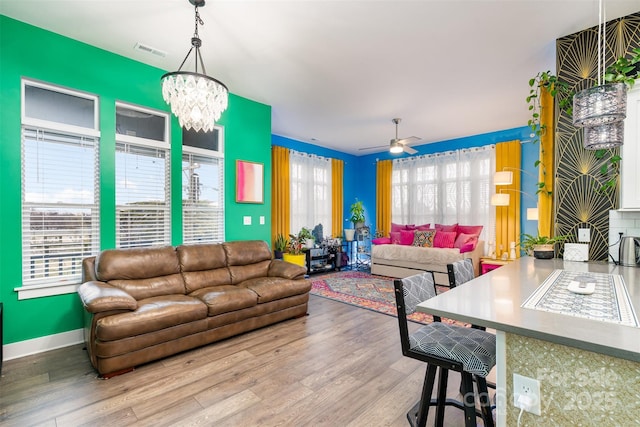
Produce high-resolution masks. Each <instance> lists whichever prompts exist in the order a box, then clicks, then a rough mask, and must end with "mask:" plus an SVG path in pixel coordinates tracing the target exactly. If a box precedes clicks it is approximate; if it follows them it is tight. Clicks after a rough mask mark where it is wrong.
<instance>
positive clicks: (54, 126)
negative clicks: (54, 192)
mask: <svg viewBox="0 0 640 427" xmlns="http://www.w3.org/2000/svg"><path fill="white" fill-rule="evenodd" d="M27 86H32V87H37V88H41V89H45V90H49V91H53V92H58V93H62V94H65V95H70V96H75V97H78V98H84V99H88V100H90V101H92V102H93V127H92V128H87V127H81V126H75V125H70V124H65V123H61V122H56V121H51V120H45V119H38V118H34V117H30V116H27V114H26V104H27V99H26V88H27ZM20 90H21V104H20V119H21V126H20V127H21V131H20V147H21V148H20V150H21V159H22V162H23V166H21V168H20V180H21V184H20V185H21V187H22V189H21V193H22V194H21V196H20V217H21V225H20V232H21V237H20V241H21V245H20V253H21V256H20V257H21V264H20V265H21V268H22V271H21V273H20V283H21V284H20V286H19V287H16V288H14V291H15V292H17V294H18V300H25V299H31V298H40V297H47V296H54V295H64V294H69V293H75V292H76V291H77V289H78V286H80V284H81V279H80V280H77V279H76V278H75V275H74V276H73V277H71V279H63V280H60V279H47V278H44V279H37V280H31V279H28V280H27V279H25V277H26V276H25V269H24V264H25V260H24V255H25V250H24V248H25V240H24V239H25V235H26V233H25V230H24V229H23V223H24V216H23V215H24V209H25V198H24V197H25V195H24V186H25V182H24V176H25V170H24V167H25V166H26V165H24V149H25V147H24V144H25V138H26V137H25V132H26V131H27V130H32V131H35V132H36V134H37V133H38V132H50V133H60V134H62V135H67V136H69V137H72V138H83V137H86V138H87V139H92V140H93V143H94V150H95V151H94V156H93V157H94V159H93V162H94V165H95V167H96V169H94V171H93V188H94V202H93V204H91V208H90V209H91V211H92V228H93V231H92V232H91V241H92V244H91V245H92V252H94V251H97V250H99V244H100V192H99V191H100V183H99V175H100V162H99V156H100V130H99V116H100V99H99V97H98V96H97V95H93V94H90V93H87V92H83V91H79V90H73V89H69V88H65V87H62V86H57V85H54V84H49V83H44V82H41V81H38V80H33V79H29V78H23V79H21V82H20ZM30 204H32V203H30ZM40 205H42V206H45V205H51V203H41V204H40ZM36 206H37V204H36ZM93 212H97V215H98V216H97V218H96V221H95V222H94V221H93ZM52 277H55V276H52ZM65 277H68V276H65ZM26 282H30V283H31V284H25V283H26Z"/></svg>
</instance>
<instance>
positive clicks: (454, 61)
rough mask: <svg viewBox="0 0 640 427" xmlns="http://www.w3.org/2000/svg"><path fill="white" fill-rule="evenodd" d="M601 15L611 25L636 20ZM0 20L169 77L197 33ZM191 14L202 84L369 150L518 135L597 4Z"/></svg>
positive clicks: (18, 2) (36, 11) (172, 5)
mask: <svg viewBox="0 0 640 427" xmlns="http://www.w3.org/2000/svg"><path fill="white" fill-rule="evenodd" d="M605 6H606V9H607V19H608V20H609V19H614V18H618V17H621V16H625V15H629V14H631V13H634V12H637V11H639V10H640V2H638V0H632V1H631V0H630V1H615V0H608V1H606V2H605ZM0 13H1V14H4V15H6V16H9V17H12V18H15V19H18V20H20V21H24V22H27V23H29V24H33V25H36V26H38V27H41V28H44V29H47V30H50V31H53V32H56V33H59V34H62V35H65V36H68V37H70V38H73V39H77V40H81V41H83V42H86V43H88V44H91V45H94V46H97V47H100V48H102V49H105V50H108V51H111V52H114V53H117V54H120V55H123V56H126V57H129V58H132V59H135V60H138V61H140V62H144V63H147V64H150V65H153V66H156V67H159V68H162V69H164V70H167V71H175V70H177V68H178V67H179V65H180V63H181V62H182V60H183V58H184V56H185V55H186V53H187V51H188V49H189V47H190V38H191V36H192V34H193V28H194V11H193V6H191V4H190V3H189V2H188V0H137V1H136V0H0ZM200 14H201V17H202V19H203V20H204V22H205V25H204V26H202V27H200V30H199V32H200V37H201V39H202V43H203V46H202V49H201V51H202V55H203V58H204V62H205V67H206V69H207V74H209V75H210V76H212V77H215V78H217V79H218V80H221V81H222V82H224V83H225V84H226V85H227V86H228V87H229V90H230V91H231V92H233V93H235V94H237V95H241V96H243V97H246V98H249V99H252V100H255V101H259V102H262V103H265V104H268V105H271V106H272V109H273V110H272V123H273V125H272V126H273V128H272V132H273V133H274V134H277V135H282V136H286V137H290V138H293V139H297V140H300V141H304V142H309V143H312V144H316V145H321V146H324V147H328V148H332V149H336V150H339V151H343V152H347V153H352V154H368V153H371V152H375V151H382V150H384V148H380V149H378V150H369V151H360V150H359V149H360V148H363V147H369V146H379V145H383V146H384V145H387V144H388V143H389V140H390V139H391V138H393V137H394V134H395V129H394V124H393V123H392V122H391V119H392V118H394V117H400V118H402V119H403V120H402V123H401V124H400V127H399V136H400V137H401V138H402V137H406V136H411V135H415V136H419V137H421V138H422V139H423V140H422V141H421V142H419V143H418V144H422V143H429V142H436V141H442V140H447V139H452V138H456V137H463V136H470V135H476V134H481V133H485V132H492V131H497V130H503V129H509V128H514V127H520V126H525V125H526V124H527V119H528V116H529V111H528V110H527V105H526V103H525V97H526V96H527V94H528V89H529V88H528V85H527V82H528V80H529V79H530V78H531V77H533V76H534V75H535V74H536V73H537V72H538V71H545V70H554V69H555V40H556V39H557V38H559V37H562V36H565V35H568V34H571V33H574V32H577V31H580V30H583V29H585V28H588V27H591V26H594V25H597V23H598V2H597V1H596V0H560V1H558V0H556V1H547V0H503V1H497V0H496V1H491V0H466V1H463V0H446V1H445V0H441V1H437V0H422V1H419V0H413V1H396V0H393V1H392V0H387V1H377V0H359V1H353V0H341V1H338V0H336V1H328V0H289V1H269V0H256V1H243V0H233V1H231V0H230V1H217V0H208V1H207V4H206V6H205V7H203V8H201V9H200ZM136 43H142V44H145V45H148V46H151V47H153V48H155V49H159V50H163V51H166V52H167V56H166V57H164V58H162V57H158V56H154V55H151V54H148V53H143V52H140V51H138V50H135V49H134V46H135V44H136ZM39 48H41V49H43V48H46V46H40V47H39ZM25 54H26V55H37V52H34V51H31V52H27V51H25ZM79 60H81V58H79ZM189 70H193V63H192V62H190V68H189ZM159 78H160V76H158V79H159ZM158 91H160V83H159V81H158Z"/></svg>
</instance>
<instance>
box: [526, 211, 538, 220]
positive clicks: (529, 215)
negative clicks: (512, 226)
mask: <svg viewBox="0 0 640 427" xmlns="http://www.w3.org/2000/svg"><path fill="white" fill-rule="evenodd" d="M527 219H528V220H529V221H537V220H538V208H527Z"/></svg>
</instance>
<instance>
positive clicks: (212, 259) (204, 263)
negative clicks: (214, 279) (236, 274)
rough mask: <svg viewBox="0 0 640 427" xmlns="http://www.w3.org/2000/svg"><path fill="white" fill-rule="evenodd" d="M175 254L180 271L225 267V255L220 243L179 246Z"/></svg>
mask: <svg viewBox="0 0 640 427" xmlns="http://www.w3.org/2000/svg"><path fill="white" fill-rule="evenodd" d="M176 254H177V256H178V261H179V262H180V267H181V268H182V271H183V272H185V271H203V270H214V269H216V268H222V267H226V266H227V254H226V252H225V250H224V247H223V246H222V244H221V243H217V244H213V243H212V244H204V245H180V246H178V247H177V248H176Z"/></svg>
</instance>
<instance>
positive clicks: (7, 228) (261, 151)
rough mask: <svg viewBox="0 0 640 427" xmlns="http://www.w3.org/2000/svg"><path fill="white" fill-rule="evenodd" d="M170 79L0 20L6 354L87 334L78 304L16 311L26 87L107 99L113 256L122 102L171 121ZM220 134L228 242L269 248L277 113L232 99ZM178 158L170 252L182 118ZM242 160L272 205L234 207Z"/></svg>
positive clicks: (0, 272)
mask: <svg viewBox="0 0 640 427" xmlns="http://www.w3.org/2000/svg"><path fill="white" fill-rule="evenodd" d="M165 72H166V70H161V69H159V68H155V67H150V66H148V65H145V64H142V63H140V62H137V61H133V60H131V59H128V58H124V57H122V56H119V55H115V54H113V53H110V52H107V51H104V50H101V49H98V48H95V47H93V46H90V45H87V44H84V43H80V42H78V41H75V40H72V39H69V38H66V37H63V36H60V35H58V34H54V33H51V32H48V31H45V30H42V29H40V28H37V27H33V26H31V25H27V24H24V23H21V22H19V21H16V20H13V19H11V18H8V17H6V16H3V15H0V94H1V96H0V182H1V183H2V184H1V185H0V224H2V226H1V227H0V242H2V243H1V244H0V245H1V246H0V301H2V302H3V303H4V344H9V343H14V342H19V341H23V340H28V339H31V338H38V337H43V336H47V335H51V334H56V333H61V332H66V331H71V330H75V329H79V328H81V327H82V307H81V304H80V301H79V299H78V297H77V295H75V294H68V295H60V296H52V297H44V298H36V299H29V300H23V301H18V297H17V293H16V292H15V291H14V288H17V287H20V286H21V285H22V271H21V270H22V268H21V263H22V258H21V257H22V254H21V250H22V249H21V230H20V222H21V216H20V206H21V202H20V194H21V183H20V126H21V123H20V105H21V104H20V103H21V97H20V92H21V86H20V82H21V78H29V79H33V80H40V81H43V82H46V83H50V84H53V85H58V86H64V87H68V88H70V89H74V90H79V91H85V92H89V93H92V94H95V95H97V96H98V97H99V102H100V131H101V138H100V159H101V170H100V177H101V185H100V192H101V194H100V199H101V200H100V204H101V206H100V211H101V218H100V221H101V222H100V225H101V235H100V241H101V247H102V248H103V249H105V248H112V247H114V246H115V185H114V183H115V102H116V101H123V102H128V103H131V104H136V105H141V106H144V107H148V108H153V109H157V110H162V111H169V107H168V106H167V105H166V104H165V102H164V101H163V99H162V94H161V91H160V77H161V76H162V74H164V73H165ZM231 89H233V88H231ZM219 124H221V125H222V126H224V127H225V141H224V143H225V223H226V230H225V234H226V240H246V239H262V240H267V241H268V240H269V239H270V235H271V202H270V201H271V189H270V176H271V107H270V106H268V105H264V104H260V103H257V102H254V101H251V100H249V99H246V98H242V97H239V96H235V95H233V94H231V95H230V98H229V108H228V109H227V111H226V112H225V113H224V114H223V116H222V118H221V119H220V121H219ZM171 156H172V160H171V170H172V174H171V175H172V179H171V187H172V188H171V195H172V207H171V213H172V221H171V224H172V244H180V243H181V242H182V218H181V185H182V184H181V176H182V174H181V169H182V165H181V157H182V136H181V130H180V128H179V126H178V121H177V119H176V118H175V117H172V121H171ZM238 159H241V160H250V161H253V162H260V163H263V164H264V166H265V167H264V174H265V186H264V187H265V195H264V200H265V203H264V204H239V203H236V202H235V164H236V160H238ZM70 167H72V166H70ZM267 177H269V178H267ZM244 216H251V219H252V225H250V226H244V225H242V218H243V217H244ZM260 216H264V217H265V224H264V225H260V224H259V217H260Z"/></svg>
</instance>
